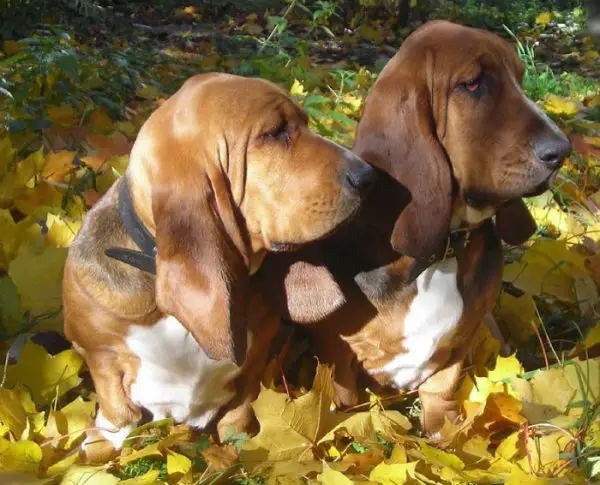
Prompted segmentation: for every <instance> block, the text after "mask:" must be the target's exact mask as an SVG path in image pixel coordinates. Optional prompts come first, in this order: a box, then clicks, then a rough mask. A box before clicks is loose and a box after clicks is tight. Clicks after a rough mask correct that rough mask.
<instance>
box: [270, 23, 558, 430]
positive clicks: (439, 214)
mask: <svg viewBox="0 0 600 485" xmlns="http://www.w3.org/2000/svg"><path fill="white" fill-rule="evenodd" d="M482 71H483V72H484V73H485V77H484V78H483V79H482V84H481V86H482V90H481V91H478V92H477V93H475V94H473V93H471V92H468V91H467V89H466V88H465V85H464V83H465V82H467V81H469V80H471V79H473V78H476V77H477V76H478V75H479V74H480V73H481V72H482ZM522 75H523V67H522V65H521V63H520V62H519V60H518V59H517V57H516V55H515V53H514V50H513V48H512V47H511V46H510V45H509V44H508V43H507V42H506V41H504V40H502V39H501V38H500V37H498V36H496V35H493V34H491V33H488V32H483V31H479V30H475V29H470V28H467V27H462V26H458V25H455V24H451V23H449V22H443V21H435V22H429V23H428V24H426V25H424V26H423V27H421V28H420V29H418V30H417V31H416V32H415V33H413V34H412V35H411V36H409V37H408V38H407V39H406V40H405V41H404V42H403V44H402V46H401V48H400V50H399V51H398V53H397V54H396V55H395V56H394V58H392V59H391V60H390V62H389V63H388V64H387V66H386V67H385V68H384V70H383V71H382V73H381V74H380V76H379V78H378V80H377V81H376V83H375V85H374V87H373V89H372V91H371V93H370V94H369V96H368V98H367V101H366V105H365V111H364V115H363V118H362V120H361V122H360V123H359V126H358V131H357V137H356V142H355V145H354V148H353V150H354V151H355V152H356V153H357V154H358V155H360V156H361V157H363V158H364V159H365V160H367V161H368V162H370V163H372V164H373V165H375V166H377V167H378V168H380V169H381V170H382V171H383V172H384V173H382V174H381V175H380V176H379V178H378V181H377V183H376V185H375V187H374V189H373V191H372V192H371V194H370V195H369V196H368V197H367V200H366V201H365V203H364V204H363V206H362V209H361V211H360V214H359V215H358V217H357V218H355V219H354V220H353V221H352V222H351V224H350V225H349V226H348V227H347V228H345V230H343V231H342V232H341V233H339V234H336V235H335V236H333V238H331V239H330V240H327V241H323V242H320V243H318V244H315V245H313V246H312V247H310V248H307V249H305V250H302V251H300V252H299V253H298V254H295V255H293V256H291V255H290V256H287V255H282V256H277V257H272V258H269V259H268V260H267V261H265V264H264V266H263V269H262V271H263V272H264V273H265V274H266V275H270V278H271V280H272V281H273V283H272V291H271V294H272V295H273V298H274V300H275V302H276V304H277V305H279V306H280V307H282V309H281V311H282V313H283V314H284V315H286V316H287V317H288V318H290V319H292V320H294V321H296V322H298V323H302V324H304V325H308V326H310V327H311V328H312V329H313V330H312V331H313V335H314V337H315V349H316V352H317V354H318V355H319V357H320V359H321V360H322V361H325V362H329V363H332V364H334V365H335V380H336V390H337V403H338V404H340V405H342V406H351V405H354V404H356V402H357V399H358V391H357V378H358V376H359V375H360V374H361V372H360V371H361V370H367V371H368V370H370V369H381V366H382V364H385V363H387V362H390V361H391V360H392V359H393V358H394V356H397V355H402V354H403V353H406V352H407V351H408V350H410V349H407V348H405V335H404V319H405V317H406V315H407V312H408V308H409V307H410V304H411V302H412V301H413V300H414V299H415V295H416V291H417V290H416V284H415V277H416V275H417V274H419V273H420V272H421V271H423V270H424V269H425V268H426V267H427V266H429V264H430V263H429V262H428V261H429V258H430V256H432V255H437V256H438V257H440V256H441V255H442V254H443V253H444V249H445V247H446V246H447V241H448V236H449V234H450V231H451V229H452V230H455V229H459V228H464V229H467V230H470V231H471V232H470V240H469V243H468V244H467V245H466V246H465V247H464V248H462V249H461V248H459V249H458V251H457V258H458V273H457V287H458V290H459V293H460V295H461V297H462V300H463V310H462V316H461V317H460V319H459V320H458V324H457V327H456V332H455V333H454V334H453V335H452V338H451V340H450V341H449V342H446V343H445V344H444V345H443V346H441V347H439V348H438V349H437V351H436V353H435V354H434V355H432V356H431V359H430V362H429V364H428V365H429V366H430V367H431V370H432V372H433V374H432V375H431V376H430V377H429V378H427V379H426V380H425V382H423V383H422V384H421V386H420V387H419V394H420V396H421V398H422V401H423V425H424V429H425V431H426V432H429V433H433V432H435V431H437V430H438V429H439V428H440V427H441V425H442V424H443V422H444V416H445V415H447V416H448V417H450V418H453V417H455V416H456V412H457V410H458V408H457V405H456V403H455V402H454V401H453V398H452V396H453V392H454V389H455V387H456V385H457V383H458V380H459V378H460V376H461V370H462V363H463V360H464V357H465V355H466V354H467V351H468V348H469V345H470V342H471V340H472V337H473V335H474V334H475V332H476V330H477V328H478V326H479V325H480V323H481V321H482V319H483V317H484V315H485V314H486V313H487V312H489V311H490V310H491V309H492V307H493V305H494V303H495V301H496V298H497V296H498V293H499V290H500V283H501V278H502V251H501V242H500V238H503V239H504V240H506V241H508V242H510V243H512V244H518V243H521V242H523V241H524V240H526V239H527V238H528V237H530V236H531V234H532V233H533V232H534V231H535V224H534V223H533V221H532V219H531V216H530V215H529V213H528V211H527V209H526V207H525V205H524V204H523V202H522V201H521V199H520V197H522V196H526V195H531V194H534V193H539V192H541V191H543V190H545V189H546V188H547V186H548V183H549V181H551V180H552V178H553V176H554V174H555V173H556V171H557V170H558V166H553V167H549V166H546V165H544V164H543V163H541V162H540V160H538V159H537V158H536V155H535V154H534V152H533V149H532V145H533V144H534V141H536V140H539V139H549V140H550V139H551V140H558V141H561V142H562V143H563V147H564V146H565V145H567V146H568V142H567V140H566V137H565V136H564V135H563V134H561V133H560V131H559V130H558V128H557V127H556V125H554V123H552V122H551V121H550V120H549V119H548V118H547V117H546V116H545V115H544V114H543V113H542V112H541V111H540V110H539V109H538V108H537V107H536V106H535V105H534V104H533V103H532V102H531V101H530V100H528V99H527V98H526V97H525V95H524V93H523V91H522V89H521V87H520V86H519V83H520V80H521V77H522ZM563 160H564V157H563V158H562V159H560V160H559V164H558V165H560V162H562V161H563ZM494 212H496V214H497V216H496V217H497V219H498V227H497V228H496V227H495V224H494V222H493V219H490V217H491V216H492V215H493V214H494ZM486 217H487V220H483V221H482V219H484V218H486ZM453 219H454V220H453ZM497 231H499V233H497ZM398 253H400V254H398ZM279 281H283V285H284V287H285V291H283V292H282V291H279V290H278V286H277V285H278V283H277V282H279ZM298 282H301V283H302V284H301V287H300V289H299V290H298V291H296V288H297V287H298ZM308 287H310V288H312V289H313V294H314V295H317V294H318V295H329V297H328V298H320V297H319V298H317V297H314V298H313V297H311V294H310V292H307V291H306V288H308ZM433 324H435V322H431V325H433ZM427 328H428V324H427V322H423V331H424V333H426V331H427ZM364 377H365V373H362V377H361V378H364ZM389 378H390V376H389V375H385V374H377V375H375V376H371V377H370V381H371V382H369V387H370V388H371V389H373V388H374V386H376V385H377V384H380V385H382V384H383V385H384V384H387V383H388V381H389ZM375 379H376V381H377V382H374V380H375Z"/></svg>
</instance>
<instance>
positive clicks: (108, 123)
mask: <svg viewBox="0 0 600 485" xmlns="http://www.w3.org/2000/svg"><path fill="white" fill-rule="evenodd" d="M86 125H87V126H89V127H90V128H92V129H93V130H95V131H99V132H100V133H109V132H111V131H113V130H114V126H113V121H112V119H111V118H110V116H108V114H107V113H106V110H104V109H103V108H97V109H95V110H94V111H92V112H91V113H90V114H89V116H88V118H87V122H86Z"/></svg>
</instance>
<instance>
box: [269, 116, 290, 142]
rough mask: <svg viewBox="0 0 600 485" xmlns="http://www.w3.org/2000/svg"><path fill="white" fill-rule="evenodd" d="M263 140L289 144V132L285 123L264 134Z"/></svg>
mask: <svg viewBox="0 0 600 485" xmlns="http://www.w3.org/2000/svg"><path fill="white" fill-rule="evenodd" d="M263 138H265V139H267V140H277V141H282V142H285V143H286V144H288V143H289V142H290V130H289V126H288V124H287V122H285V121H284V122H283V123H281V124H280V125H279V126H278V127H277V128H275V129H274V130H271V131H268V132H266V133H264V134H263Z"/></svg>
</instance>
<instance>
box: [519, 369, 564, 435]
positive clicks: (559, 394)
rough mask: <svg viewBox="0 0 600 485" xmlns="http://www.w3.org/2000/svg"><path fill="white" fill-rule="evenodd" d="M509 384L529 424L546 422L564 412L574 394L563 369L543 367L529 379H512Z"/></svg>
mask: <svg viewBox="0 0 600 485" xmlns="http://www.w3.org/2000/svg"><path fill="white" fill-rule="evenodd" d="M511 386H512V388H513V389H514V391H515V392H514V393H515V395H516V397H517V398H518V399H520V400H521V402H522V403H523V411H522V413H523V415H524V416H525V417H526V418H527V420H528V421H529V422H530V423H531V424H536V423H543V422H548V421H551V420H552V419H553V418H556V417H557V416H559V415H560V414H562V413H564V412H565V411H566V410H567V406H568V405H569V403H570V402H571V400H572V399H573V396H574V395H575V389H573V388H572V387H571V385H570V384H569V382H568V380H567V377H566V375H565V372H564V369H543V370H540V371H538V372H537V373H536V374H535V376H534V377H533V379H531V380H530V381H527V380H525V379H519V378H515V379H512V380H511Z"/></svg>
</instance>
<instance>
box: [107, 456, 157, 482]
mask: <svg viewBox="0 0 600 485" xmlns="http://www.w3.org/2000/svg"><path fill="white" fill-rule="evenodd" d="M152 470H159V474H158V479H159V480H166V479H167V463H166V462H165V461H164V460H158V459H155V458H140V459H139V460H137V461H134V462H133V463H128V464H127V465H125V466H124V467H123V469H122V470H121V471H120V472H119V473H117V477H118V478H120V479H121V480H127V479H130V478H137V477H140V476H142V475H144V474H145V473H148V472H149V471H152Z"/></svg>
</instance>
